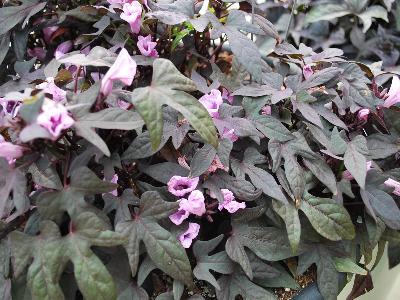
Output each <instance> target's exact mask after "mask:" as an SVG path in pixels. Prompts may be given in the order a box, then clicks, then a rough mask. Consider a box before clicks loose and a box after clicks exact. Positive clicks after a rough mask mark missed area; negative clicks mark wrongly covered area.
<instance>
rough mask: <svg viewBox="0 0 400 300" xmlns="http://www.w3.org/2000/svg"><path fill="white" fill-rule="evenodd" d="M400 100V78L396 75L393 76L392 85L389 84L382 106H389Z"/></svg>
mask: <svg viewBox="0 0 400 300" xmlns="http://www.w3.org/2000/svg"><path fill="white" fill-rule="evenodd" d="M399 102H400V79H399V77H398V76H393V79H392V85H391V86H390V90H389V92H388V93H387V98H386V100H385V103H383V107H387V108H388V107H391V106H393V105H395V104H396V103H399Z"/></svg>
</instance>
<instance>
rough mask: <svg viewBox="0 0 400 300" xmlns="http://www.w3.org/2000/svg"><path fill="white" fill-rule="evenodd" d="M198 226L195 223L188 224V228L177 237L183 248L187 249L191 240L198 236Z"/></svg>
mask: <svg viewBox="0 0 400 300" xmlns="http://www.w3.org/2000/svg"><path fill="white" fill-rule="evenodd" d="M199 231H200V225H199V224H197V223H189V228H188V229H187V230H186V231H185V232H184V233H182V234H181V235H180V236H179V241H180V242H181V245H182V246H183V248H189V247H190V246H191V245H192V242H193V240H194V239H195V238H196V237H197V236H198V235H199Z"/></svg>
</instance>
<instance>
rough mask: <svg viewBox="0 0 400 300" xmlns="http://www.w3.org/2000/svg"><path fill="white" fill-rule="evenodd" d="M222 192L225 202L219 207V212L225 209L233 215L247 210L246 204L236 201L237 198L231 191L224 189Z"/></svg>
mask: <svg viewBox="0 0 400 300" xmlns="http://www.w3.org/2000/svg"><path fill="white" fill-rule="evenodd" d="M221 192H222V195H223V196H224V201H223V202H222V203H220V204H219V205H218V209H219V210H222V209H224V208H225V209H226V210H227V211H228V212H229V213H231V214H233V213H235V212H237V211H238V210H239V209H241V208H246V203H244V202H237V201H236V200H235V196H234V195H233V193H232V192H231V191H230V190H228V189H222V190H221Z"/></svg>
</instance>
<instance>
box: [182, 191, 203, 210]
mask: <svg viewBox="0 0 400 300" xmlns="http://www.w3.org/2000/svg"><path fill="white" fill-rule="evenodd" d="M179 208H180V209H184V210H186V211H188V212H189V213H191V214H194V215H196V216H199V217H200V216H202V215H204V214H205V213H206V205H205V203H204V195H203V193H202V192H200V191H199V190H194V191H193V192H191V193H190V195H189V197H188V199H187V201H181V202H180V203H179Z"/></svg>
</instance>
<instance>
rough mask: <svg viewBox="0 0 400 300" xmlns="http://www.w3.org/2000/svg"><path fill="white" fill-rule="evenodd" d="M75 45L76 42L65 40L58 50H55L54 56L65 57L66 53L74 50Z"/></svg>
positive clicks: (57, 57)
mask: <svg viewBox="0 0 400 300" xmlns="http://www.w3.org/2000/svg"><path fill="white" fill-rule="evenodd" d="M73 46H74V43H72V41H65V42H63V43H61V44H60V45H58V47H57V49H56V51H55V52H54V57H55V58H56V59H60V58H61V57H63V56H64V55H65V54H66V53H68V52H69V51H71V50H72V47H73Z"/></svg>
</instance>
